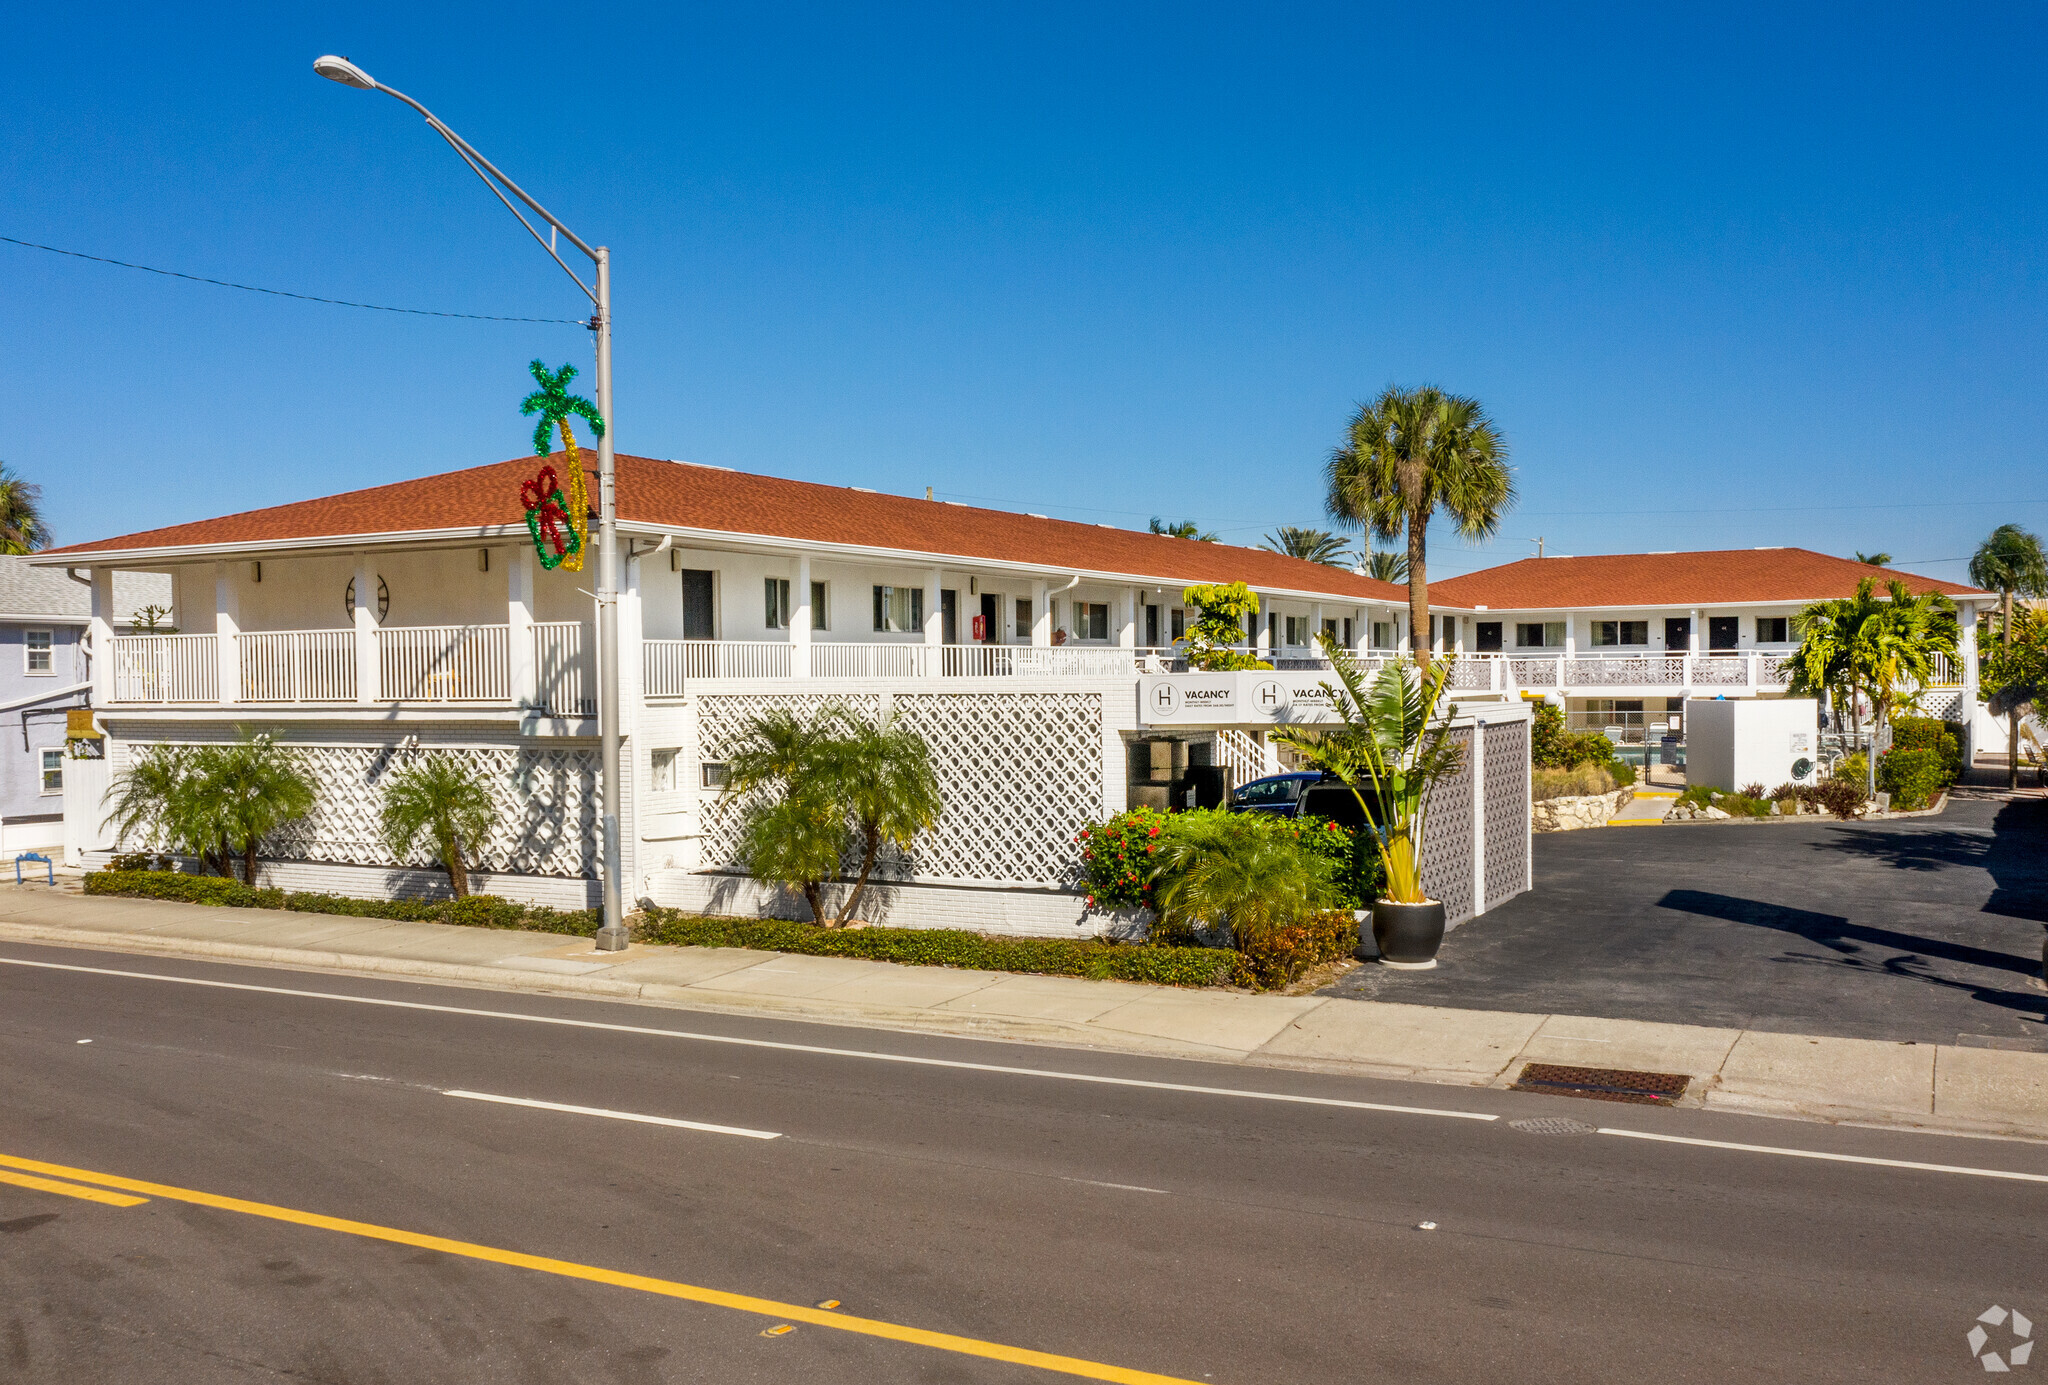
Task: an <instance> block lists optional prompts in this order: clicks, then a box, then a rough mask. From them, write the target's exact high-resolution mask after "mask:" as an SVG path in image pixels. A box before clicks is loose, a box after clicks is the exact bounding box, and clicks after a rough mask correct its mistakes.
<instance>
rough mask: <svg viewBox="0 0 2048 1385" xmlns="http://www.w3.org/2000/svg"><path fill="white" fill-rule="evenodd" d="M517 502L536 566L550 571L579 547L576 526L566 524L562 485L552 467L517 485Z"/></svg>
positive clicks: (566, 512)
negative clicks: (537, 557) (530, 537)
mask: <svg viewBox="0 0 2048 1385" xmlns="http://www.w3.org/2000/svg"><path fill="white" fill-rule="evenodd" d="M519 503H520V504H521V505H523V506H525V507H526V527H527V529H528V531H529V532H531V533H532V535H533V548H534V552H535V553H537V554H539V555H540V565H541V566H542V567H544V568H553V567H555V566H557V565H558V564H560V563H561V561H562V559H564V558H566V557H567V556H569V554H571V553H574V552H576V551H577V549H579V548H581V547H582V540H581V538H580V537H579V536H578V535H577V533H576V527H575V526H574V525H572V524H571V523H569V511H568V510H567V509H566V508H565V507H564V502H563V500H562V483H561V480H560V478H558V477H557V476H556V475H555V469H554V468H553V467H552V466H544V467H542V468H541V469H540V474H539V475H538V476H535V477H534V478H533V479H532V480H531V481H526V482H523V483H521V485H520V487H519Z"/></svg>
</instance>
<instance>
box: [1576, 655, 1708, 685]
mask: <svg viewBox="0 0 2048 1385" xmlns="http://www.w3.org/2000/svg"><path fill="white" fill-rule="evenodd" d="M1564 677H1565V685H1566V686H1567V687H1574V688H1612V687H1652V688H1657V687H1663V688H1678V687H1683V686H1685V660H1683V659H1665V658H1652V657H1649V656H1647V655H1629V656H1624V657H1613V656H1607V657H1601V658H1592V659H1567V660H1566V661H1565V669H1564Z"/></svg>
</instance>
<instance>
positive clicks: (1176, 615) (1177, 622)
mask: <svg viewBox="0 0 2048 1385" xmlns="http://www.w3.org/2000/svg"><path fill="white" fill-rule="evenodd" d="M1169 628H1170V629H1171V630H1172V631H1173V642H1174V643H1175V644H1179V643H1180V642H1181V641H1182V640H1184V639H1186V638H1187V637H1188V612H1187V607H1185V606H1176V607H1174V608H1173V624H1172V625H1171V626H1170V627H1169Z"/></svg>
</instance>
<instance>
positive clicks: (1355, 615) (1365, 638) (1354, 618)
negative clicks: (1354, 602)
mask: <svg viewBox="0 0 2048 1385" xmlns="http://www.w3.org/2000/svg"><path fill="white" fill-rule="evenodd" d="M1351 648H1352V650H1353V652H1356V651H1358V650H1361V649H1370V648H1372V612H1371V611H1368V610H1367V609H1366V608H1365V607H1363V606H1353V607H1352V608H1351Z"/></svg>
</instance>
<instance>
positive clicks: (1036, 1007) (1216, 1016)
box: [0, 885, 2048, 1138]
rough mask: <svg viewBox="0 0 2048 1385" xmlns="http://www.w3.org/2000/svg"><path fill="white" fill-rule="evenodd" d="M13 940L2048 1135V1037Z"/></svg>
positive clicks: (249, 935)
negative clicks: (1808, 1031) (1526, 1081)
mask: <svg viewBox="0 0 2048 1385" xmlns="http://www.w3.org/2000/svg"><path fill="white" fill-rule="evenodd" d="M6 941H13V942H39V943H55V944H62V945H66V946H73V947H88V948H99V949H105V950H110V951H115V952H129V953H134V952H139V953H154V954H160V955H167V956H182V957H204V958H211V959H215V960H219V961H234V962H244V963H257V964H262V965H272V966H285V967H294V968H303V969H309V970H316V971H329V972H347V973H358V974H371V975H378V976H389V977H404V978H410V979H414V980H420V981H432V982H437V983H442V984H451V983H452V984H456V985H465V986H475V987H485V988H489V989H494V990H510V991H534V992H545V993H549V994H555V995H577V996H589V997H594V998H603V999H607V1000H625V1001H633V1002H639V1003H643V1004H650V1005H662V1006H670V1007H677V1008H683V1009H691V1010H708V1011H718V1012H723V1013H731V1014H772V1015H777V1016H780V1017H784V1018H804V1019H811V1020H818V1021H822V1022H825V1023H835V1024H854V1025H865V1026H870V1027H876V1028H885V1029H898V1030H908V1031H916V1032H924V1033H940V1034H949V1035H957V1036H963V1037H974V1038H990V1039H1003V1040H1008V1041H1013V1042H1014V1041H1025V1042H1038V1043H1048V1044H1057V1045H1063V1046H1067V1047H1076V1048H1091V1049H1105V1050H1113V1051H1120V1052H1129V1053H1146V1054H1157V1055H1164V1056H1172V1057H1180V1058H1198V1059H1207V1060H1210V1061H1217V1062H1238V1063H1250V1064H1256V1065H1260V1066H1267V1067H1288V1068H1303V1069H1311V1070H1316V1071H1325V1072H1353V1073H1358V1074H1361V1075H1367V1076H1373V1077H1390V1078H1400V1079H1408V1080H1413V1081H1420V1082H1439V1083H1449V1084H1454V1085H1463V1086H1476V1087H1486V1086H1491V1087H1504V1086H1507V1085H1508V1084H1509V1083H1511V1082H1512V1081H1514V1080H1515V1078H1516V1076H1517V1075H1518V1074H1519V1073H1520V1071H1521V1068H1522V1064H1524V1063H1529V1062H1540V1063H1554V1064H1560V1065H1563V1066H1568V1067H1599V1068H1624V1069H1632V1070H1638V1071H1650V1072H1663V1073H1683V1074H1685V1075H1687V1076H1688V1077H1690V1078H1691V1079H1692V1082H1691V1084H1690V1086H1689V1088H1688V1093H1687V1096H1686V1097H1685V1099H1684V1103H1683V1104H1686V1105H1694V1106H1701V1105H1703V1106H1707V1107H1712V1108H1727V1109H1732V1110H1741V1111H1745V1112H1750V1113H1760V1114H1771V1115H1784V1116H1794V1117H1800V1118H1804V1119H1811V1120H1842V1121H1859V1122H1871V1123H1879V1124H1887V1125H1901V1126H1912V1127H1921V1128H1926V1129H1930V1130H1943V1131H1962V1132H1971V1133H1981V1134H1999V1135H2019V1136H2029V1137H2039V1138H2048V1054H2043V1053H2033V1052H2012V1051H2004V1050H1999V1049H1990V1048H1964V1047H1956V1046H1952V1045H1946V1044H1916V1043H1889V1042H1880V1041H1876V1040H1870V1039H1841V1038H1814V1037H1808V1036H1805V1035H1796V1034H1778V1033H1765V1032H1761V1031H1756V1030H1741V1029H1713V1028H1706V1027H1702V1026H1697V1025H1684V1024H1652V1023H1645V1022H1641V1021H1636V1020H1618V1019H1594V1018H1587V1017H1582V1016H1570V1015H1539V1014H1520V1013H1515V1012H1508V1011H1479V1010H1453V1009H1445V1008H1440V1007H1435V1006H1426V1005H1403V1004H1394V1003H1388V1002H1377V1001H1364V1000H1354V999H1349V998H1346V997H1343V996H1327V995H1310V996H1273V995H1244V994H1238V993H1233V992H1223V991H1195V990H1180V989H1176V988H1172V987H1163V986H1144V985H1134V984H1128V983H1124V982H1117V981H1083V980H1076V979H1073V978H1070V977H1054V976H1018V975H1012V974H1008V973H1000V972H984V971H960V970H954V969H951V968H945V967H908V966H898V965H896V964H894V963H889V962H868V961H861V960H858V959H853V958H842V957H806V956H792V955H789V954H785V953H775V952H753V951H747V950H743V949H738V948H679V947H678V948H672V947H650V946H638V945H636V946H634V947H632V948H630V949H629V950H627V951H626V952H623V953H598V952H595V951H593V950H592V948H591V945H590V943H589V942H588V941H587V940H584V939H580V938H564V937H562V936H560V935H558V934H551V933H522V932H512V931H504V930H494V929H481V928H460V927H454V926H450V925H446V924H433V923H397V922H390V921H386V920H382V919H364V918H345V917H339V916H335V915H327V914H295V913H287V912H280V911H273V910H264V909H216V908H208V907H205V906H201V905H192V904H176V903H168V902H161V901H156V900H134V899H114V898H103V897H93V898H87V897H84V896H80V895H74V894H68V893H65V892H63V891H62V889H61V887H60V889H58V890H54V891H53V890H51V889H49V888H47V887H44V886H27V885H25V886H13V887H9V888H5V889H0V942H6ZM1589 1109H1591V1110H1594V1111H1597V1109H1598V1108H1597V1107H1591V1104H1590V1103H1589ZM1589 1119H1597V1116H1589Z"/></svg>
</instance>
